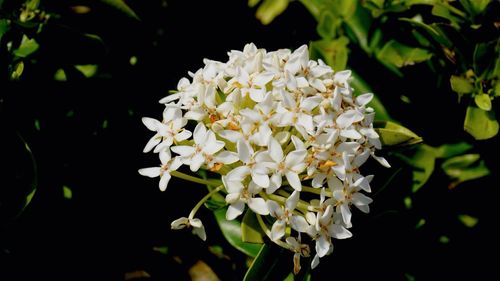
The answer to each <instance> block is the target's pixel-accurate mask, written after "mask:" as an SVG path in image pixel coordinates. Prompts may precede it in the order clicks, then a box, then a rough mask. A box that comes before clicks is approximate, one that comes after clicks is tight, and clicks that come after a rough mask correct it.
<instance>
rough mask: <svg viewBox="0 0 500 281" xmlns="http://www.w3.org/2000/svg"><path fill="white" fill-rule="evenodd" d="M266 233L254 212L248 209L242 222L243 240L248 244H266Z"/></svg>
mask: <svg viewBox="0 0 500 281" xmlns="http://www.w3.org/2000/svg"><path fill="white" fill-rule="evenodd" d="M263 236H264V232H263V231H262V228H261V227H260V225H259V222H258V221H257V217H256V216H255V213H254V212H252V210H250V209H248V210H247V211H246V212H245V215H244V216H243V221H242V222H241V240H242V241H243V242H248V243H256V244H262V243H264V239H263Z"/></svg>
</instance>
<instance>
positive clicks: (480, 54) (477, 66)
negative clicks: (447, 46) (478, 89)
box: [473, 39, 500, 78]
mask: <svg viewBox="0 0 500 281" xmlns="http://www.w3.org/2000/svg"><path fill="white" fill-rule="evenodd" d="M499 42H500V39H499V40H493V41H491V42H487V43H480V44H477V45H476V47H475V49H474V57H473V67H474V72H475V73H476V75H477V76H478V77H485V78H493V77H492V76H494V74H493V75H491V74H490V75H488V74H489V72H495V68H496V63H497V61H498V60H499V56H500V54H499V51H498V50H497V49H498V48H499V47H498V45H499ZM493 58H496V59H493ZM497 75H498V74H497Z"/></svg>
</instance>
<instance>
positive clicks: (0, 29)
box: [0, 19, 9, 40]
mask: <svg viewBox="0 0 500 281" xmlns="http://www.w3.org/2000/svg"><path fill="white" fill-rule="evenodd" d="M8 30H9V22H8V21H7V20H6V19H0V40H2V36H3V35H4V34H5V33H6V32H7V31H8Z"/></svg>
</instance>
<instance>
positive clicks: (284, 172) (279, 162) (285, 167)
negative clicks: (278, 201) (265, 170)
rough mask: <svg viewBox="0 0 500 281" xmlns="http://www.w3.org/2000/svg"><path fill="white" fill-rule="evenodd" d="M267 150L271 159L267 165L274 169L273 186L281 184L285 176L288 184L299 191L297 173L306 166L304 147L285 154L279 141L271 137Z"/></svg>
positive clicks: (299, 185) (300, 187) (300, 186)
mask: <svg viewBox="0 0 500 281" xmlns="http://www.w3.org/2000/svg"><path fill="white" fill-rule="evenodd" d="M268 152H269V156H270V158H271V160H272V161H273V162H270V163H268V165H269V167H270V168H271V169H272V170H273V171H274V174H273V175H272V176H271V181H272V182H273V184H274V186H275V188H279V187H280V186H281V184H282V177H283V176H285V177H286V179H287V181H288V183H289V184H290V186H291V187H293V188H294V189H295V190H298V191H300V190H301V189H302V184H301V183H300V178H299V174H300V173H301V172H302V171H303V170H304V169H305V168H306V164H305V163H304V159H305V158H306V156H307V151H306V150H304V149H299V150H294V151H292V152H290V153H288V155H286V156H285V155H284V153H283V149H282V148H281V145H280V144H279V142H278V141H277V140H275V139H274V138H271V139H270V140H269V144H268Z"/></svg>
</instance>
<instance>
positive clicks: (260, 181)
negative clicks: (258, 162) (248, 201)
mask: <svg viewBox="0 0 500 281" xmlns="http://www.w3.org/2000/svg"><path fill="white" fill-rule="evenodd" d="M252 180H253V181H254V182H255V183H256V184H257V185H259V186H260V187H263V188H267V187H269V176H268V175H266V174H261V173H256V172H255V170H252Z"/></svg>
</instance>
